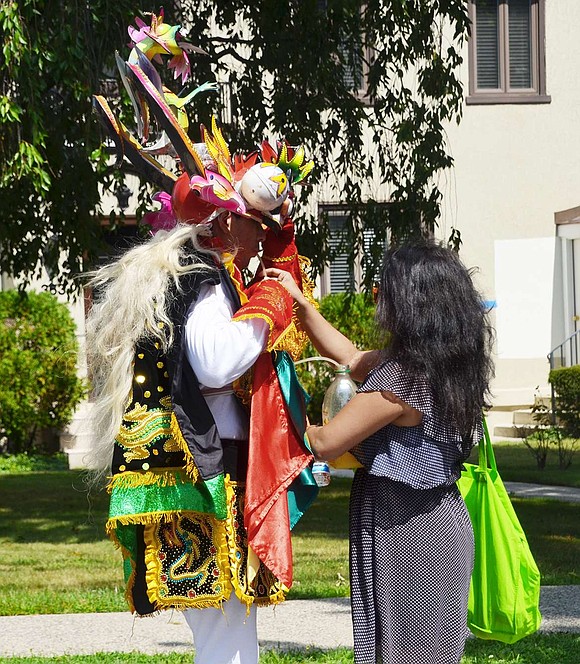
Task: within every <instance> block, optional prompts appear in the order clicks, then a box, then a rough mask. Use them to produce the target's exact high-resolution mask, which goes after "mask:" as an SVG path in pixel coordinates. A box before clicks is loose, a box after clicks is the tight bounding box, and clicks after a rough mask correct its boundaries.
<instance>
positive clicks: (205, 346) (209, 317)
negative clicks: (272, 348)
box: [185, 284, 269, 388]
mask: <svg viewBox="0 0 580 664" xmlns="http://www.w3.org/2000/svg"><path fill="white" fill-rule="evenodd" d="M233 313H234V312H233V306H232V303H231V302H230V300H229V299H228V297H227V295H226V292H225V290H224V288H223V286H222V284H217V285H213V284H205V285H204V286H202V287H201V289H200V293H199V297H198V299H197V302H196V303H195V304H194V306H193V308H192V309H191V311H190V313H189V316H188V318H187V321H186V324H185V342H186V354H187V359H188V361H189V364H190V365H191V368H192V369H193V370H194V372H195V375H196V376H197V379H198V380H199V382H200V383H201V384H202V385H204V386H206V387H212V388H216V387H224V386H225V385H229V384H230V383H232V381H234V380H236V378H239V377H240V376H241V375H242V374H243V373H245V372H246V371H247V370H248V369H249V368H250V367H251V366H252V365H253V364H254V362H255V361H256V360H257V358H258V356H259V355H260V353H261V352H262V351H263V350H264V349H265V348H266V344H267V342H268V334H269V326H268V323H267V322H266V321H265V320H262V319H260V318H252V319H248V320H241V321H232V316H233Z"/></svg>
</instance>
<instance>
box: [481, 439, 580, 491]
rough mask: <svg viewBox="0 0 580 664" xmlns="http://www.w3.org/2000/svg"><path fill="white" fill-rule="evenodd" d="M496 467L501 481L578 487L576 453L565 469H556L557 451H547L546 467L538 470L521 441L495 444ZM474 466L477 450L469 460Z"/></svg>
mask: <svg viewBox="0 0 580 664" xmlns="http://www.w3.org/2000/svg"><path fill="white" fill-rule="evenodd" d="M493 450H494V454H495V459H496V461H497V467H498V470H499V473H500V475H501V477H502V479H503V480H504V481H505V482H532V483H533V484H551V485H554V486H571V487H576V488H577V489H579V488H580V451H578V452H576V454H575V456H574V457H573V459H572V465H571V466H570V467H569V468H566V470H562V469H561V468H559V467H558V452H557V451H556V450H555V449H552V450H550V452H549V453H548V457H547V460H546V467H545V468H544V469H543V470H540V469H539V468H538V466H537V464H536V460H535V458H534V456H533V455H532V453H531V452H530V450H529V449H528V448H527V447H526V446H525V445H524V443H522V442H518V443H513V442H509V443H508V442H497V443H494V445H493ZM469 461H470V462H471V463H477V448H475V450H474V451H473V452H472V454H471V457H470V459H469Z"/></svg>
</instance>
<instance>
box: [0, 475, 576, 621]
mask: <svg viewBox="0 0 580 664" xmlns="http://www.w3.org/2000/svg"><path fill="white" fill-rule="evenodd" d="M349 491H350V480H349V479H343V478H334V479H333V480H332V482H331V484H330V486H328V487H325V488H324V489H323V490H322V491H321V493H320V497H319V498H318V500H317V501H316V503H315V504H314V505H313V506H312V507H311V508H310V510H309V511H308V513H307V514H306V515H305V516H304V517H303V519H302V520H301V521H300V522H299V524H298V525H297V526H296V528H295V530H294V535H293V547H294V561H295V567H294V579H295V581H294V586H293V587H292V590H291V592H290V595H289V598H291V599H298V598H301V599H305V598H309V597H335V596H347V595H348V593H349V584H348V525H347V520H348V516H347V515H348V495H349ZM513 503H514V507H515V509H516V511H517V512H518V515H519V517H520V520H521V522H522V525H523V527H524V529H525V531H526V533H527V535H528V539H529V541H530V546H531V548H532V551H533V553H534V556H535V557H536V561H537V563H538V566H539V568H540V571H541V572H542V574H543V582H544V583H545V584H547V585H561V584H579V583H580V523H579V520H578V518H577V516H578V506H577V505H574V504H571V503H559V502H556V501H551V500H542V499H514V501H513ZM106 513H107V495H106V494H105V493H97V494H95V495H92V496H88V495H87V491H86V487H85V485H84V483H83V481H82V476H81V475H80V474H79V473H77V472H72V471H62V472H58V471H53V472H30V473H20V474H14V473H12V474H5V475H3V476H2V478H1V480H0V615H23V614H35V613H36V614H42V613H82V612H92V611H98V612H105V611H124V610H126V605H125V600H124V597H123V582H122V571H121V564H120V563H121V558H120V553H119V552H117V551H116V550H115V549H114V547H113V546H112V544H111V543H110V542H109V541H108V540H107V539H106V538H105V536H104V523H105V519H106Z"/></svg>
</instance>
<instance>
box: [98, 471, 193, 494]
mask: <svg viewBox="0 0 580 664" xmlns="http://www.w3.org/2000/svg"><path fill="white" fill-rule="evenodd" d="M180 470H181V469H180V468H159V469H153V470H148V471H146V472H140V471H125V472H123V473H119V474H117V475H113V477H111V478H110V480H109V483H108V484H107V491H108V492H109V493H111V492H112V491H113V489H135V488H137V487H141V486H175V485H176V484H177V478H176V475H178V474H179V471H180Z"/></svg>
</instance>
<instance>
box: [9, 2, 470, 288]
mask: <svg viewBox="0 0 580 664" xmlns="http://www.w3.org/2000/svg"><path fill="white" fill-rule="evenodd" d="M143 4H144V3H135V2H131V3H129V2H126V0H117V2H115V3H113V2H108V1H105V0H101V1H100V2H91V3H78V2H72V3H62V2H60V3H58V2H42V1H40V0H37V1H35V0H20V1H16V0H14V1H12V2H10V1H3V2H2V4H1V5H0V29H1V30H2V33H1V40H2V57H3V62H2V63H0V64H1V66H0V81H1V84H2V89H1V90H0V140H1V145H2V147H1V148H0V150H1V152H0V168H1V180H0V205H1V208H0V209H2V215H3V223H2V226H1V229H2V230H0V243H1V245H2V248H3V252H2V255H3V257H2V264H1V267H2V269H3V270H5V271H8V272H12V273H16V274H20V275H22V276H26V275H31V274H34V273H35V272H38V270H39V268H40V266H41V265H42V264H44V265H46V266H47V267H49V268H50V269H51V270H52V272H53V273H54V279H55V280H59V281H60V282H61V283H65V282H66V281H67V280H69V279H70V277H71V276H72V275H74V274H75V273H76V272H78V271H79V269H80V267H81V262H82V257H83V256H89V257H90V256H91V255H92V254H94V252H95V249H96V247H97V242H98V236H99V223H98V215H97V211H98V207H97V206H98V189H97V182H98V181H99V180H103V178H107V177H108V178H109V180H110V171H108V170H107V168H106V162H105V159H104V155H103V153H102V152H101V153H99V152H95V150H96V149H97V147H98V145H99V141H100V140H101V138H102V134H101V132H100V131H99V130H98V129H97V126H96V124H95V123H94V121H91V120H90V118H89V106H90V95H91V93H93V92H96V91H98V90H99V85H100V82H101V83H102V79H103V78H104V77H106V76H110V72H111V70H110V67H111V62H112V56H113V52H114V50H115V49H116V48H117V49H119V50H120V51H121V52H122V53H123V54H126V50H127V46H126V43H125V42H126V41H127V38H126V33H125V32H124V31H125V28H126V26H127V25H128V24H129V22H131V20H132V17H133V15H134V13H136V11H137V10H138V9H139V5H141V8H142V9H143V8H144V7H143ZM164 7H165V13H166V20H168V21H174V22H179V23H181V24H182V25H183V26H184V27H186V28H187V32H188V35H187V36H188V40H189V41H190V42H191V43H192V44H194V45H196V46H200V47H202V48H204V49H205V50H206V51H207V52H208V54H209V57H203V56H195V57H194V58H193V60H194V61H193V82H192V85H197V84H199V83H202V82H204V81H212V80H215V79H216V77H217V79H218V80H220V81H225V82H226V83H225V85H224V86H223V92H224V94H222V95H219V96H206V97H204V98H201V97H200V98H199V100H198V98H196V101H195V103H194V107H193V108H192V109H191V110H190V111H189V115H190V127H191V133H192V137H193V139H194V140H198V138H199V136H198V131H197V125H198V124H199V121H202V122H204V123H207V122H208V119H209V116H210V115H211V113H212V112H217V113H218V116H219V117H221V120H222V126H223V127H224V133H225V134H226V137H227V138H228V140H229V142H230V145H231V147H233V149H237V148H240V149H250V148H252V147H253V146H254V145H255V144H256V142H257V141H259V140H261V138H262V137H264V136H270V137H281V136H285V137H286V138H288V140H289V141H290V142H291V143H293V144H304V145H305V146H306V147H307V150H308V152H309V153H310V154H311V155H312V156H313V157H314V158H315V160H316V163H317V167H316V174H315V178H314V179H313V184H311V185H310V186H308V187H307V186H305V187H304V188H303V190H302V192H301V199H302V200H301V206H300V208H299V209H300V210H301V213H300V216H299V217H298V218H297V226H298V231H299V244H300V248H301V250H302V251H303V252H304V253H306V254H307V255H310V256H312V257H314V259H315V260H314V266H315V269H316V270H317V271H320V269H321V268H322V266H323V264H324V263H325V262H328V260H329V259H330V258H332V255H333V251H334V252H337V251H340V252H344V251H345V250H346V251H347V252H348V253H349V256H350V258H349V260H350V261H351V262H352V261H354V256H355V254H356V253H357V251H360V250H361V249H362V248H363V242H364V241H365V240H364V239H363V229H364V230H366V243H367V245H368V244H369V243H370V245H371V246H372V247H373V250H372V251H368V252H367V253H366V256H365V265H364V267H365V270H366V275H367V282H370V280H371V279H372V275H373V274H374V272H375V267H376V264H377V263H378V261H380V257H381V254H382V247H383V245H384V240H385V234H386V232H387V230H388V231H389V232H390V237H391V239H394V240H397V239H399V238H401V237H403V236H406V235H409V234H414V233H425V232H431V231H433V229H434V228H435V227H436V225H437V220H438V217H439V208H440V202H441V191H440V190H439V188H438V186H437V183H436V180H435V178H434V176H435V175H436V174H437V173H438V172H439V171H441V169H445V168H448V167H449V166H450V165H451V164H452V158H451V156H450V155H449V152H448V150H447V148H446V142H445V131H444V125H445V123H446V122H448V121H450V120H453V119H459V117H460V114H461V103H462V88H461V84H460V82H459V79H458V66H459V65H460V63H461V55H460V50H461V45H462V42H463V40H464V39H465V37H466V35H467V32H468V18H467V9H466V3H465V2H463V0H368V1H365V2H364V3H363V2H360V0H327V1H324V0H277V1H276V2H271V0H252V1H251V2H249V1H247V0H245V1H244V0H229V1H228V2H214V1H212V0H199V1H198V2H196V3H181V2H173V3H170V2H166V3H164ZM147 9H148V10H150V11H151V10H153V11H155V10H156V8H155V7H153V6H149V7H147ZM108 68H109V69H108ZM107 72H109V74H107ZM359 85H360V86H362V89H361V90H360V91H359V90H358V88H359ZM355 88H356V89H355ZM312 200H325V201H328V200H335V201H337V202H340V203H342V204H345V205H347V206H348V207H349V210H350V216H349V220H348V224H347V227H346V229H345V232H344V238H343V243H342V245H339V246H338V247H335V248H334V249H333V250H332V251H331V248H330V244H329V228H328V224H327V223H322V224H318V219H317V218H316V216H317V212H316V208H315V206H313V205H307V204H306V203H308V202H311V201H312ZM385 203H387V204H385ZM453 237H454V238H455V239H457V234H456V233H454V234H453ZM51 238H52V240H51ZM57 249H58V250H60V251H62V252H63V256H64V261H63V262H62V263H61V265H60V266H59V265H58V255H59V253H58V251H57ZM56 273H58V274H56Z"/></svg>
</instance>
